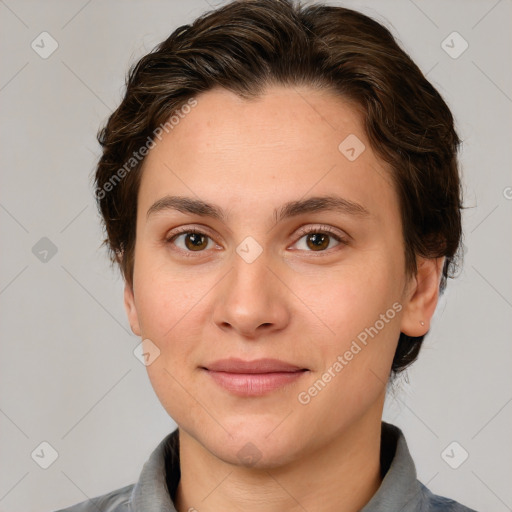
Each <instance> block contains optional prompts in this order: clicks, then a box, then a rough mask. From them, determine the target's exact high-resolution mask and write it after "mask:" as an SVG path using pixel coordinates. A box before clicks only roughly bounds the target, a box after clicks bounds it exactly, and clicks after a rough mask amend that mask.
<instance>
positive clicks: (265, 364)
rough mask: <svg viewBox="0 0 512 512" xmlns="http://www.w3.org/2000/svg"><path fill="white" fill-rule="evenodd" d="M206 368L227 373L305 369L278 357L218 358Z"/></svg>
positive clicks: (277, 371)
mask: <svg viewBox="0 0 512 512" xmlns="http://www.w3.org/2000/svg"><path fill="white" fill-rule="evenodd" d="M205 368H206V369H207V370H210V371H214V372H227V373H248V374H251V373H281V372H298V371H303V370H306V369H307V368H301V367H299V366H295V365H293V364H289V363H286V362H284V361H280V360H278V359H256V360H254V361H244V360H243V359H234V358H231V359H220V360H219V361H215V362H213V363H210V364H208V365H207V366H205Z"/></svg>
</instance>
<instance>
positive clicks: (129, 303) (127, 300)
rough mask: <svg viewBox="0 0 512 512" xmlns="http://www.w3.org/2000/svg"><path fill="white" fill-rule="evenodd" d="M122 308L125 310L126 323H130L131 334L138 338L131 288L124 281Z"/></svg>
mask: <svg viewBox="0 0 512 512" xmlns="http://www.w3.org/2000/svg"><path fill="white" fill-rule="evenodd" d="M124 307H125V309H126V315H127V317H128V322H130V327H131V329H132V332H133V334H135V335H136V336H140V335H141V333H140V332H141V331H140V324H139V315H138V314H137V308H136V306H135V298H134V295H133V286H132V285H130V284H129V283H128V282H126V281H125V283H124Z"/></svg>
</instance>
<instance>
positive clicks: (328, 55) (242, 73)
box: [96, 0, 462, 373]
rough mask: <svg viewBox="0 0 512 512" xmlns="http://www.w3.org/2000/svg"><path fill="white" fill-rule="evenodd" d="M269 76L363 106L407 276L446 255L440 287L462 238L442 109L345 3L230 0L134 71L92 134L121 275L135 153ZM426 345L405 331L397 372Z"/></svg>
mask: <svg viewBox="0 0 512 512" xmlns="http://www.w3.org/2000/svg"><path fill="white" fill-rule="evenodd" d="M272 84H276V85H287V86H292V87H293V86H300V85H306V86H312V87H314V88H318V89H325V90H331V91H332V92H334V93H335V94H338V95H340V96H342V97H344V98H347V99H350V100H352V101H355V102H356V103H357V104H358V105H359V106H360V107H361V108H362V111H363V112H364V123H365V129H366V133H367V136H368V138H369V140H370V143H371V146H372V148H373V149H374V151H376V153H377V154H378V155H379V156H380V157H381V158H382V159H383V160H384V161H386V162H387V163H388V164H389V165H390V168H391V169H392V179H393V182H394V184H395V186H396V190H397V192H398V195H399V197H400V209H401V218H402V228H403V237H404V243H405V261H406V272H407V273H408V274H409V275H411V274H414V273H415V272H416V271H417V268H416V256H417V255H420V256H423V257H428V258H437V257H442V256H445V257H446V261H445V265H444V268H443V273H442V279H441V284H440V290H441V292H442V291H443V290H444V288H445V285H446V279H447V277H453V270H454V269H455V268H456V266H457V265H456V261H457V259H458V258H457V256H458V248H459V244H460V241H461V236H462V230H461V209H462V193H461V185H460V177H459V172H458V166H457V150H458V145H459V139H458V136H457V134H456V132H455V129H454V122H453V117H452V114H451V112H450V110H449V108H448V107H447V105H446V103H445V102H444V101H443V99H442V98H441V96H440V95H439V93H438V92H437V91H436V89H435V88H434V87H433V86H432V85H431V84H430V82H429V81H428V80H427V79H426V78H425V77H424V76H423V74H422V73H421V71H420V70H419V68H418V67H417V66H416V65H415V64H414V62H413V61H412V60H411V59H410V57H409V56H408V55H407V54H406V53H405V52H404V51H403V50H402V49H401V48H400V47H399V46H398V45H397V43H396V42H395V40H394V38H393V36H392V35H391V33H390V32H389V31H388V30H387V29H386V28H385V27H383V26H382V25H381V24H379V23H377V22H376V21H374V20H372V19H371V18H369V17H367V16H365V15H363V14H361V13H359V12H356V11H353V10H350V9H345V8H342V7H333V6H326V5H311V6H301V5H300V4H298V3H295V2H293V1H292V0H235V1H233V2H231V3H229V4H227V5H225V6H223V7H221V8H219V9H216V10H213V11H211V12H208V13H206V14H204V15H203V16H201V17H200V18H198V19H197V20H196V21H194V22H193V23H192V24H190V25H184V26H181V27H179V28H178V29H176V30H175V31H174V32H173V33H172V34H171V35H170V36H169V37H168V39H166V40H165V41H163V42H162V43H161V44H159V45H158V46H157V47H156V48H155V49H154V50H153V51H152V52H151V53H149V54H148V55H146V56H144V57H143V58H142V59H140V61H139V62H138V63H137V64H136V65H134V66H133V67H132V69H131V70H130V72H129V75H128V78H127V87H126V94H125V96H124V99H123V101H122V103H121V105H120V106H119V107H118V108H117V110H116V111H115V112H114V113H113V114H112V115H111V116H110V117H109V119H108V121H107V123H106V125H105V127H104V128H103V129H102V130H100V132H99V134H98V141H99V142H100V144H101V146H102V147H103V155H102V157H101V159H100V161H99V163H98V166H97V170H96V187H97V188H96V197H97V200H98V206H99V209H100V211H101V214H102V216H103V220H104V223H105V228H106V234H107V239H106V240H105V242H106V244H107V245H108V247H109V249H110V251H111V255H112V260H113V261H115V262H117V263H119V265H120V267H121V271H122V273H123V276H124V278H125V279H126V280H127V282H128V283H130V284H131V283H132V278H133V266H134V247H135V236H136V229H135V228H136V216H137V195H138V189H139V183H140V175H141V172H140V169H141V166H142V162H143V158H141V157H140V154H139V153H138V150H139V149H140V148H141V147H143V146H144V145H145V144H146V145H147V141H150V140H151V138H152V137H153V136H154V134H155V130H158V127H159V126H162V125H163V124H165V123H166V122H168V120H169V119H170V118H171V116H172V115H173V114H174V113H176V112H177V111H179V109H180V108H183V105H185V104H186V103H187V101H188V100H190V98H191V97H194V96H196V95H198V94H200V93H202V92H205V91H208V90H211V89H213V88H214V87H223V88H225V89H227V90H230V91H232V92H234V93H236V94H238V95H239V96H240V97H242V98H245V99H250V98H254V97H258V95H261V94H263V93H264V91H265V88H266V87H268V86H269V85H272ZM135 153H137V155H139V156H138V157H137V159H134V157H133V155H135ZM127 162H131V163H130V165H129V166H128V167H127V165H126V164H127ZM121 171H123V172H121ZM422 341H423V336H422V337H417V338H412V337H409V336H406V335H405V334H403V333H401V335H400V339H399V342H398V347H397V351H396V353H395V357H394V360H393V365H392V371H393V372H395V373H396V372H399V371H401V370H403V369H404V368H405V367H406V366H408V365H409V364H410V363H412V362H413V361H414V360H415V359H416V357H417V355H418V353H419V350H420V347H421V343H422Z"/></svg>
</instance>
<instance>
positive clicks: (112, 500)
mask: <svg viewBox="0 0 512 512" xmlns="http://www.w3.org/2000/svg"><path fill="white" fill-rule="evenodd" d="M134 487H135V484H131V485H127V486H125V487H121V488H120V489H116V490H115V491H111V492H109V493H107V494H102V495H101V496H97V497H95V498H91V499H88V500H86V501H82V502H80V503H77V504H76V505H73V506H71V507H68V508H63V509H60V510H57V511H56V512H131V511H132V508H131V505H130V503H131V495H132V492H133V488H134Z"/></svg>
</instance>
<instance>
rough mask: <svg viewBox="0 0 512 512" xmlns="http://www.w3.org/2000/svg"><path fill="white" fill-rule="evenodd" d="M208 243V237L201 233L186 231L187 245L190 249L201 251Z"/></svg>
mask: <svg viewBox="0 0 512 512" xmlns="http://www.w3.org/2000/svg"><path fill="white" fill-rule="evenodd" d="M207 245H208V237H207V236H206V235H202V234H201V233H186V234H185V246H186V247H187V249H189V250H190V251H201V250H203V249H205V248H206V247H207Z"/></svg>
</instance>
